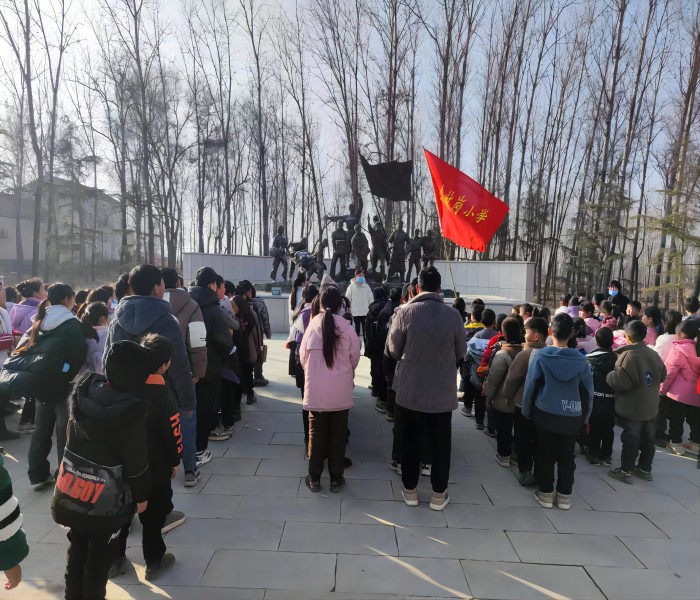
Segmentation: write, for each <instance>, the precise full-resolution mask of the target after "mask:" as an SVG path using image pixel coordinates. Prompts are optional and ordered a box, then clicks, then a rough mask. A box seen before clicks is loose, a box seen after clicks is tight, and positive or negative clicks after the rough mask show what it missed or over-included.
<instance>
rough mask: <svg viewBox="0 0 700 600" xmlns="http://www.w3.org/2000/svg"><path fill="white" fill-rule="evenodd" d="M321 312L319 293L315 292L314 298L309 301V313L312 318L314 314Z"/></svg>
mask: <svg viewBox="0 0 700 600" xmlns="http://www.w3.org/2000/svg"><path fill="white" fill-rule="evenodd" d="M320 314H321V294H316V296H315V297H314V299H313V300H312V301H311V315H310V317H311V318H312V319H313V318H314V317H315V316H316V315H320Z"/></svg>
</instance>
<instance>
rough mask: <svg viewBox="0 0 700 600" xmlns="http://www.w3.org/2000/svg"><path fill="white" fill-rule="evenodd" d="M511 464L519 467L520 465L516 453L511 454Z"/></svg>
mask: <svg viewBox="0 0 700 600" xmlns="http://www.w3.org/2000/svg"><path fill="white" fill-rule="evenodd" d="M510 466H511V467H517V466H518V457H517V456H516V455H515V454H511V455H510Z"/></svg>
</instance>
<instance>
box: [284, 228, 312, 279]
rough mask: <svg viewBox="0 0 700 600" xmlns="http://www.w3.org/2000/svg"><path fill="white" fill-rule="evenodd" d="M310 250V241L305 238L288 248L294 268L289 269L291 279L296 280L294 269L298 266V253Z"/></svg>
mask: <svg viewBox="0 0 700 600" xmlns="http://www.w3.org/2000/svg"><path fill="white" fill-rule="evenodd" d="M308 248H309V240H308V239H307V238H306V236H304V237H303V238H301V239H300V240H299V241H298V242H292V243H290V244H289V246H287V252H288V254H289V256H290V257H291V259H292V266H291V268H290V269H289V279H294V269H295V268H296V266H297V253H298V252H306V251H308Z"/></svg>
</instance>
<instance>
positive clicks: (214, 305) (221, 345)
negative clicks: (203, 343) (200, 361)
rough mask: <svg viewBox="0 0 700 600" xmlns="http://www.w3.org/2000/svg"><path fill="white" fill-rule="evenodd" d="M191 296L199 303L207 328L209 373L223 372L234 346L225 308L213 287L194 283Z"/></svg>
mask: <svg viewBox="0 0 700 600" xmlns="http://www.w3.org/2000/svg"><path fill="white" fill-rule="evenodd" d="M190 296H191V297H192V299H193V300H194V301H195V302H197V304H199V308H200V309H201V311H202V317H203V318H204V326H205V327H206V329H207V374H209V373H213V374H218V373H221V369H223V368H224V362H225V361H226V357H227V356H228V354H229V352H231V349H232V348H233V337H232V334H231V332H229V326H228V321H227V319H226V317H225V316H224V309H223V308H221V305H220V304H219V297H218V296H217V294H216V292H215V291H214V290H212V289H211V288H208V287H202V286H199V285H193V286H192V287H190Z"/></svg>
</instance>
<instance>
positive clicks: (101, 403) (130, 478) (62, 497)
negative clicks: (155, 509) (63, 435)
mask: <svg viewBox="0 0 700 600" xmlns="http://www.w3.org/2000/svg"><path fill="white" fill-rule="evenodd" d="M70 409H71V411H70V412H71V416H70V420H69V421H68V437H67V441H66V456H65V457H64V460H63V463H62V464H61V468H60V470H59V477H58V480H57V482H56V487H57V489H56V493H55V494H54V499H53V502H52V505H51V512H52V514H53V518H54V520H55V521H56V522H57V523H58V524H60V525H65V526H66V527H75V528H78V529H81V530H88V531H117V530H118V529H119V528H120V527H122V526H123V525H125V524H126V523H128V522H129V521H130V520H131V517H132V515H133V512H134V510H135V506H134V504H135V503H136V502H143V501H144V500H147V499H148V497H149V493H150V489H151V481H150V472H149V468H148V447H147V441H146V419H147V405H146V401H145V400H143V399H142V398H138V397H136V396H134V395H132V394H131V393H128V392H125V391H121V390H117V389H115V388H113V387H112V386H111V385H110V384H109V383H107V380H106V379H105V378H104V377H102V376H101V375H96V374H95V373H91V374H90V375H88V376H87V377H85V378H84V379H83V380H81V382H80V383H79V384H78V385H77V386H76V388H75V390H74V392H73V394H72V395H71V399H70ZM70 456H77V457H79V458H80V459H81V462H82V463H83V466H85V465H86V464H87V465H88V466H90V465H92V467H93V470H94V472H96V473H102V474H104V473H105V472H107V471H108V470H110V469H119V470H120V472H121V478H120V479H119V480H114V479H110V478H109V477H107V478H106V479H108V480H110V481H111V485H108V486H106V487H105V489H104V490H103V492H104V493H103V494H101V495H100V494H99V493H98V492H99V491H100V490H99V488H95V489H94V491H92V490H88V487H87V486H88V485H89V483H90V481H91V480H90V478H80V477H74V476H73V475H72V474H71V470H70V465H68V464H67V461H69V460H70V458H69V457H70ZM88 461H89V462H88ZM67 467H68V468H67ZM85 470H86V471H87V470H90V469H85ZM81 480H82V482H81ZM94 481H96V480H94ZM76 482H81V485H80V487H79V488H78V487H77V486H76ZM86 482H87V483H86ZM83 484H84V485H83ZM93 487H94V486H93ZM81 490H84V491H85V492H87V491H91V492H92V493H91V494H89V495H88V494H87V493H86V494H85V497H84V498H83V497H82V496H81V495H78V496H77V497H76V496H73V497H71V494H72V493H78V494H81V493H82V491H81ZM117 496H118V497H120V498H121V500H122V501H121V503H120V509H119V510H114V507H113V506H111V508H110V506H109V505H108V506H107V507H106V508H105V506H102V505H100V503H99V502H97V501H98V500H105V499H106V498H108V497H109V498H114V497H117Z"/></svg>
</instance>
